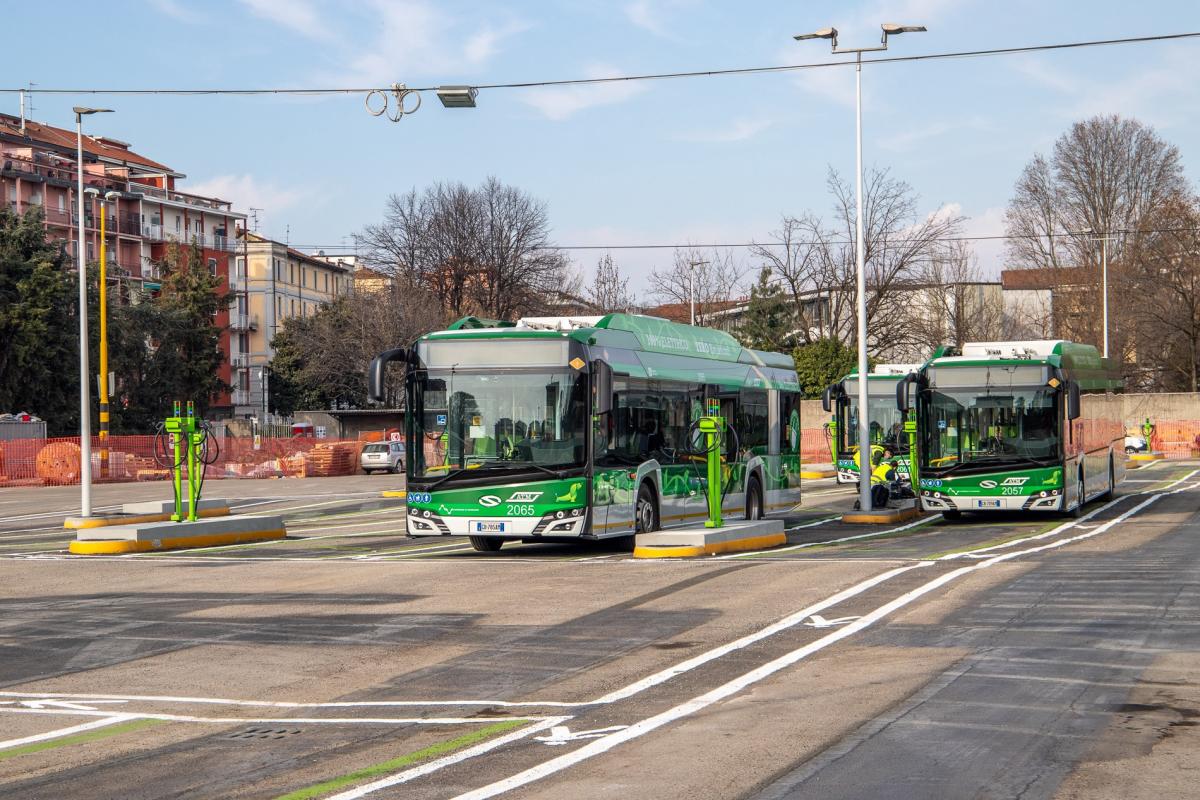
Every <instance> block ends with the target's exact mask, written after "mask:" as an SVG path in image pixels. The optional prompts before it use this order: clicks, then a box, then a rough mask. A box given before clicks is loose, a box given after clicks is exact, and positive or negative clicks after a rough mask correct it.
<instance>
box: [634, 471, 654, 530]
mask: <svg viewBox="0 0 1200 800" xmlns="http://www.w3.org/2000/svg"><path fill="white" fill-rule="evenodd" d="M633 529H634V531H635V532H637V533H651V532H652V531H656V530H658V506H657V505H656V504H655V502H654V490H652V489H651V488H650V486H649V484H647V483H643V484H642V485H641V486H640V487H639V488H638V495H637V505H636V506H635V507H634V510H633Z"/></svg>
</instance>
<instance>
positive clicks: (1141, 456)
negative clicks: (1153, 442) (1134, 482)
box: [1129, 453, 1166, 461]
mask: <svg viewBox="0 0 1200 800" xmlns="http://www.w3.org/2000/svg"><path fill="white" fill-rule="evenodd" d="M1164 458H1166V455H1165V454H1163V453H1131V454H1130V456H1129V460H1130V461H1162V460H1163V459H1164Z"/></svg>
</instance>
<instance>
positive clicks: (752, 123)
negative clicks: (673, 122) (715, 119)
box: [676, 119, 771, 143]
mask: <svg viewBox="0 0 1200 800" xmlns="http://www.w3.org/2000/svg"><path fill="white" fill-rule="evenodd" d="M769 127H771V120H769V119H736V120H734V121H733V123H732V124H731V125H726V126H724V127H721V128H714V129H712V130H707V131H688V132H686V133H682V134H680V135H679V136H677V137H676V138H678V139H679V140H681V141H685V142H715V143H720V142H741V141H744V140H746V139H752V138H754V137H755V136H757V135H758V134H760V133H762V132H763V131H765V130H766V129H767V128H769Z"/></svg>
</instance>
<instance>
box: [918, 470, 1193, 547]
mask: <svg viewBox="0 0 1200 800" xmlns="http://www.w3.org/2000/svg"><path fill="white" fill-rule="evenodd" d="M1197 473H1200V469H1197V470H1192V471H1191V472H1189V473H1188V474H1187V475H1184V476H1183V477H1182V478H1180V479H1179V480H1176V481H1172V482H1171V483H1169V484H1167V485H1166V486H1164V487H1163V488H1162V489H1151V490H1148V491H1144V492H1136V493H1135V494H1127V495H1122V496H1120V497H1118V498H1115V499H1113V500H1109V501H1108V502H1107V503H1105V504H1104V505H1102V506H1099V507H1097V508H1094V509H1092V510H1091V511H1089V512H1088V513H1086V514H1084V515H1083V516H1082V517H1080V518H1079V519H1073V520H1070V521H1069V522H1064V523H1063V524H1062V525H1058V526H1056V527H1054V528H1051V529H1050V530H1048V531H1046V532H1045V533H1039V534H1035V535H1033V536H1026V537H1023V538H1021V539H1013V540H1012V541H1010V542H1002V543H1001V544H994V545H992V546H990V547H980V548H977V549H975V550H967V551H965V552H962V553H950V554H949V555H945V556H942V557H941V558H939V559H937V560H938V561H953V560H955V559H959V558H987V556H984V555H980V554H981V553H990V552H993V551H995V550H1004V549H1007V548H1009V547H1014V546H1016V545H1019V544H1024V543H1025V542H1033V541H1038V540H1041V539H1048V538H1050V537H1051V536H1054V535H1055V534H1059V533H1062V532H1063V531H1065V530H1068V529H1070V528H1075V527H1083V526H1082V525H1081V523H1084V522H1087V521H1088V520H1089V519H1091V518H1092V517H1094V516H1096V515H1097V514H1099V513H1100V512H1101V511H1107V510H1108V509H1110V508H1112V507H1113V506H1115V505H1116V504H1117V503H1120V502H1121V501H1123V500H1126V499H1128V498H1130V497H1138V496H1141V495H1147V494H1149V495H1152V496H1157V494H1158V493H1167V494H1173V492H1168V491H1167V490H1169V489H1171V488H1172V487H1174V486H1178V485H1179V484H1181V483H1183V482H1184V481H1186V480H1187V479H1188V478H1191V477H1192V476H1193V475H1195V474H1197ZM1106 530H1107V529H1106Z"/></svg>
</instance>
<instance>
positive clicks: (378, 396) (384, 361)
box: [367, 347, 408, 403]
mask: <svg viewBox="0 0 1200 800" xmlns="http://www.w3.org/2000/svg"><path fill="white" fill-rule="evenodd" d="M407 359H408V348H407V347H397V348H395V349H394V350H385V351H383V352H382V353H380V354H379V355H377V356H375V358H374V359H372V361H371V366H370V367H369V368H368V369H367V397H369V398H370V399H372V400H374V401H375V402H376V403H382V402H384V401H385V400H386V399H387V392H386V391H385V390H384V380H383V379H384V376H385V374H386V373H387V365H388V363H389V362H392V361H401V360H407Z"/></svg>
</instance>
